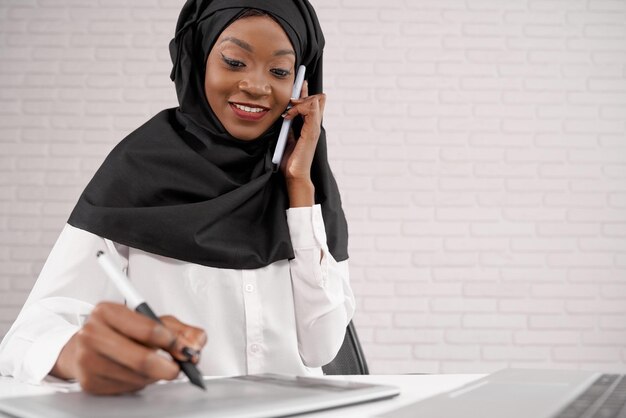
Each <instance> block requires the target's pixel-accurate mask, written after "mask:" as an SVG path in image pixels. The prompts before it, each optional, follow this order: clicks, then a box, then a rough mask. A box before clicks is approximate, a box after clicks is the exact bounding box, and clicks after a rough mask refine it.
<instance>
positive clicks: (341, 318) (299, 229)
mask: <svg viewBox="0 0 626 418" xmlns="http://www.w3.org/2000/svg"><path fill="white" fill-rule="evenodd" d="M287 222H288V223H289V231H290V234H291V242H292V245H293V248H294V253H295V258H294V259H293V260H290V261H289V267H290V269H291V278H292V286H293V298H294V309H295V316H296V331H297V334H298V348H299V352H300V356H301V358H302V361H303V362H304V364H306V365H307V366H309V367H321V366H323V365H325V364H328V363H329V362H330V361H332V360H333V358H334V357H335V356H336V354H337V352H338V351H339V348H340V347H341V344H342V342H343V338H344V335H345V330H346V326H347V325H348V323H349V322H350V320H351V319H352V316H353V314H354V309H355V301H354V295H353V293H352V289H351V287H350V283H349V271H348V262H347V261H341V262H337V261H335V259H334V258H333V256H332V255H331V253H330V252H329V250H328V245H327V242H326V231H325V229H324V220H323V218H322V211H321V206H320V205H315V206H313V207H302V208H291V209H288V210H287Z"/></svg>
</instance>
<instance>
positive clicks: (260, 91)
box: [239, 74, 272, 96]
mask: <svg viewBox="0 0 626 418" xmlns="http://www.w3.org/2000/svg"><path fill="white" fill-rule="evenodd" d="M239 90H241V91H243V92H245V93H247V94H249V95H251V96H266V95H268V94H270V92H271V91H272V87H271V85H270V83H269V81H268V79H267V78H266V77H263V76H262V75H254V74H250V75H249V76H248V77H245V78H243V79H242V80H241V81H239Z"/></svg>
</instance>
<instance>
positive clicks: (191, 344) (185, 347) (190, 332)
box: [161, 315, 207, 363]
mask: <svg viewBox="0 0 626 418" xmlns="http://www.w3.org/2000/svg"><path fill="white" fill-rule="evenodd" d="M161 321H162V322H163V324H164V325H165V326H166V327H167V328H168V329H169V330H170V331H172V332H173V333H174V334H175V335H176V337H177V344H176V348H175V349H174V350H172V351H170V352H171V354H172V355H174V356H175V357H176V358H177V359H179V360H191V361H192V362H194V363H197V362H198V361H199V360H200V350H201V349H202V347H204V346H205V344H206V343H207V335H206V333H205V332H204V330H202V329H201V328H197V327H193V326H190V325H187V324H185V323H183V322H180V321H179V320H178V319H176V318H175V317H173V316H171V315H166V316H162V317H161Z"/></svg>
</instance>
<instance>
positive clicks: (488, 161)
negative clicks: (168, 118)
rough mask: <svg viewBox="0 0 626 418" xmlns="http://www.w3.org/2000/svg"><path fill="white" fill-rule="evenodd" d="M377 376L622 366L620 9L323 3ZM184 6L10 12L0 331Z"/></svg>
mask: <svg viewBox="0 0 626 418" xmlns="http://www.w3.org/2000/svg"><path fill="white" fill-rule="evenodd" d="M313 3H314V5H315V6H316V7H317V10H318V14H319V16H320V19H321V22H322V26H323V27H324V30H325V33H326V38H327V48H326V62H325V70H326V73H325V76H326V80H325V83H326V89H327V93H328V97H329V99H328V100H329V101H328V105H327V111H326V118H325V124H326V127H327V130H328V132H329V142H330V151H329V152H330V154H331V159H332V165H333V167H334V169H335V172H336V175H337V178H338V182H339V184H340V187H341V189H342V191H343V196H344V203H345V209H346V212H347V215H348V217H349V222H350V232H351V242H350V246H351V248H350V254H351V269H352V283H353V286H354V289H355V292H356V295H357V300H358V305H359V310H358V313H357V315H356V318H355V322H356V324H357V326H358V330H359V333H360V337H361V340H362V342H363V345H364V349H365V351H366V354H367V357H368V360H369V362H370V365H371V368H372V371H373V372H376V373H397V372H487V371H491V370H494V369H497V368H499V367H503V366H518V367H530V366H532V367H564V368H594V369H603V370H604V369H611V368H612V369H616V370H621V371H626V0H507V1H505V0H419V1H418V0H404V1H401V0H387V1H385V2H381V1H378V0H371V1H369V0H368V1H365V0H313ZM181 4H182V0H141V1H139V0H132V1H126V0H124V1H121V0H116V1H114V0H106V1H97V0H81V1H70V0H0V150H1V151H0V173H1V176H0V231H1V234H2V235H1V239H0V335H1V334H3V333H4V332H5V331H6V330H7V329H8V327H9V326H10V324H11V322H12V320H13V319H14V318H15V316H16V315H17V313H18V310H19V308H20V306H21V304H22V303H23V301H24V299H25V297H26V296H27V294H28V292H29V290H30V288H31V286H32V284H33V282H34V280H35V278H36V276H37V274H38V272H39V270H40V269H41V266H42V264H43V262H44V261H45V258H46V256H47V253H48V252H49V250H50V248H51V246H52V244H53V242H54V240H55V239H56V236H57V234H58V232H59V231H60V229H61V227H62V225H63V223H64V222H65V220H66V219H67V216H68V214H69V211H70V210H71V208H72V207H73V205H74V202H75V200H76V198H77V197H78V195H79V193H80V191H81V190H82V188H83V187H84V185H85V184H86V183H87V181H88V180H89V178H90V177H91V175H92V173H93V172H94V170H95V169H96V168H97V167H98V165H99V164H100V162H101V161H102V159H103V158H104V156H105V155H106V153H107V152H108V151H109V150H110V149H111V148H112V147H113V145H114V144H115V143H116V142H117V141H118V140H120V139H121V138H123V137H124V136H125V135H126V134H127V133H128V132H130V131H131V130H133V129H134V128H136V127H137V126H139V125H140V124H142V123H143V122H144V121H145V120H146V119H147V118H149V117H150V116H152V115H153V114H155V113H156V112H157V111H159V110H160V109H162V108H165V107H170V106H173V105H175V103H176V101H175V92H174V86H173V84H172V83H171V82H170V81H169V78H168V75H169V71H170V62H169V55H168V49H167V44H168V42H169V39H170V38H171V36H172V32H173V29H174V26H175V23H176V17H177V14H178V11H179V9H180V6H181Z"/></svg>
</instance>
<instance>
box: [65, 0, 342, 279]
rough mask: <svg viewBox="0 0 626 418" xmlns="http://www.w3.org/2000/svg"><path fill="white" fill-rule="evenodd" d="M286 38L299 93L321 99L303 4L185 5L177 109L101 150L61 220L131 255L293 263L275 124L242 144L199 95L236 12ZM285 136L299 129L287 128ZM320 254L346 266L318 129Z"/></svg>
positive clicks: (313, 32) (216, 1) (175, 73)
mask: <svg viewBox="0 0 626 418" xmlns="http://www.w3.org/2000/svg"><path fill="white" fill-rule="evenodd" d="M249 8H254V9H258V10H261V11H263V12H265V13H267V14H269V15H270V16H271V17H272V18H274V20H276V21H277V22H278V23H279V24H280V25H281V27H282V28H283V29H284V31H285V33H286V34H287V36H288V37H289V39H290V41H291V43H292V45H293V47H294V49H295V51H296V66H297V65H299V64H304V65H306V66H307V75H306V78H307V80H308V84H309V94H316V93H320V92H321V91H322V52H323V47H324V37H323V35H322V31H321V28H320V26H319V22H318V20H317V16H316V14H315V11H314V10H313V8H312V6H311V5H310V4H309V2H308V1H307V0H188V1H187V2H186V4H185V5H184V6H183V9H182V11H181V14H180V16H179V19H178V23H177V25H176V34H175V37H174V39H172V41H171V42H170V55H171V58H172V62H173V69H172V73H171V76H170V77H171V78H172V80H173V81H174V82H175V84H176V92H177V95H178V102H179V107H177V108H172V109H166V110H163V111H161V112H160V113H158V114H157V115H156V116H154V117H153V118H152V119H150V120H149V121H148V122H146V123H145V124H144V125H142V126H141V127H139V128H138V129H137V130H135V131H134V132H132V133H131V134H129V135H128V136H127V137H126V138H125V139H124V140H122V141H121V142H120V143H119V144H118V145H117V146H116V147H115V148H114V149H113V150H112V151H111V153H110V154H109V156H108V157H107V158H106V160H105V161H104V163H103V164H102V166H101V167H100V169H99V170H98V171H97V172H96V174H95V175H94V177H93V179H92V180H91V182H90V183H89V184H88V185H87V187H86V188H85V190H84V192H83V194H82V195H81V196H80V198H79V200H78V203H77V205H76V207H75V208H74V211H73V212H72V214H71V215H70V218H69V220H68V223H69V224H70V225H73V226H75V227H77V228H80V229H83V230H86V231H89V232H92V233H94V234H96V235H99V236H102V237H105V238H108V239H111V240H113V241H115V242H118V243H121V244H125V245H129V246H131V247H134V248H139V249H141V250H144V251H147V252H151V253H154V254H159V255H163V256H167V257H171V258H176V259H179V260H184V261H188V262H192V263H196V264H202V265H206V266H212V267H220V268H233V269H252V268H260V267H264V266H266V265H268V264H271V263H273V262H275V261H278V260H282V259H290V258H293V256H294V255H293V248H292V246H291V240H290V236H289V229H288V226H287V220H286V215H285V210H286V209H287V208H288V207H289V199H288V195H287V190H286V187H285V184H284V178H283V176H282V173H281V172H280V171H276V170H274V167H273V164H272V162H271V158H272V153H273V150H274V147H275V145H276V139H277V136H278V130H279V128H280V122H281V120H279V121H277V122H276V123H275V124H274V125H273V126H272V127H271V128H270V129H268V131H267V132H265V133H264V134H263V135H261V136H260V137H259V138H258V139H256V140H253V141H244V140H240V139H237V138H234V137H232V136H231V135H230V134H229V133H228V132H227V131H226V130H225V129H224V127H223V126H222V124H221V123H220V121H219V120H218V119H217V117H216V116H215V114H214V113H213V111H212V110H211V108H210V106H209V105H208V102H207V100H206V96H205V93H204V75H205V63H206V58H207V56H208V54H209V52H210V50H211V48H212V46H213V44H214V43H215V41H216V40H217V38H218V36H219V35H220V33H221V32H222V31H223V30H224V29H225V28H226V27H227V26H228V25H229V24H230V23H232V22H233V21H234V20H236V19H237V18H238V17H240V16H241V15H242V13H243V12H245V11H246V9H249ZM294 125H296V126H294V130H295V135H296V138H297V137H298V136H299V127H298V126H297V124H295V123H294ZM311 179H312V181H313V183H314V185H315V199H316V202H317V203H319V204H321V206H322V214H323V218H324V224H325V227H326V235H327V242H328V246H329V250H330V252H331V254H332V255H333V257H334V258H335V259H336V260H337V261H341V260H345V259H347V258H348V251H347V244H348V232H347V224H346V219H345V216H344V213H343V210H342V208H341V199H340V196H339V191H338V189H337V184H336V182H335V179H334V177H333V175H332V172H331V170H330V167H329V165H328V158H327V153H326V133H325V131H324V129H323V127H322V130H321V134H320V139H319V142H318V145H317V149H316V151H315V156H314V159H313V165H312V168H311Z"/></svg>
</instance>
